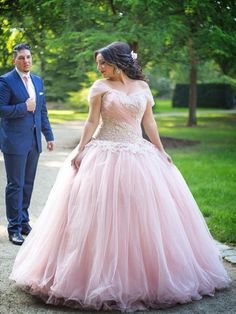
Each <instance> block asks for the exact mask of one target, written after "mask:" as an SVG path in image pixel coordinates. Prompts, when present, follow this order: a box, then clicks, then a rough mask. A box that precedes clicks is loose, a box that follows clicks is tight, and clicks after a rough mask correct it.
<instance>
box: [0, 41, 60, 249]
mask: <svg viewBox="0 0 236 314" xmlns="http://www.w3.org/2000/svg"><path fill="white" fill-rule="evenodd" d="M13 64H14V65H15V69H14V70H12V71H11V72H9V73H6V74H4V75H2V76H1V77H0V118H1V126H0V136H1V140H0V143H1V150H2V152H3V156H4V162H5V168H6V176H7V186H6V194H5V201H6V213H7V219H8V234H9V240H10V241H11V242H12V243H14V244H16V245H21V244H22V243H23V242H24V238H23V236H22V235H28V234H29V232H30V231H31V226H30V225H29V213H28V208H29V205H30V199H31V194H32V190H33V185H34V179H35V174H36V168H37V164H38V158H39V154H40V153H41V151H42V143H41V132H42V133H43V135H44V137H45V139H46V141H47V148H48V150H50V151H51V150H53V140H54V139H53V133H52V129H51V126H50V123H49V120H48V115H47V108H46V102H45V96H44V87H43V81H42V79H41V78H40V77H39V76H36V75H33V74H31V73H30V69H31V66H32V56H31V49H30V47H29V45H27V44H19V45H17V46H15V47H14V48H13Z"/></svg>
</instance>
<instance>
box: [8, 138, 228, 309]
mask: <svg viewBox="0 0 236 314" xmlns="http://www.w3.org/2000/svg"><path fill="white" fill-rule="evenodd" d="M75 152H76V149H75V150H74V151H73V152H72V153H71V154H70V155H69V156H68V158H67V159H66V161H65V162H64V165H63V167H62V168H61V169H60V171H59V173H58V176H57V179H56V182H55V184H54V186H53V188H52V190H51V192H50V195H49V198H48V200H47V202H46V205H45V207H44V209H43V211H42V213H41V215H40V217H39V218H38V220H37V222H36V224H35V226H34V227H33V230H32V232H31V233H30V235H29V236H28V237H27V239H26V241H25V242H24V244H23V245H22V247H21V248H20V250H19V252H18V254H17V257H16V260H15V263H14V267H13V270H12V274H11V276H10V278H11V279H12V280H14V281H15V282H16V284H17V285H19V286H21V287H22V288H24V289H27V290H28V291H29V292H30V293H32V294H34V295H38V296H40V297H41V298H43V299H44V300H45V302H47V303H50V304H64V305H67V306H71V307H78V308H82V309H95V310H101V309H103V310H113V309H118V310H121V311H134V310H141V309H145V308H163V307H169V306H173V305H175V304H176V303H186V302H190V301H192V300H199V299H200V298H201V296H202V295H210V296H212V295H213V294H214V292H215V289H222V288H226V287H228V286H229V283H230V279H229V277H228V275H227V273H226V271H225V269H224V267H223V264H222V261H221V258H220V254H219V251H218V249H217V248H216V246H215V243H214V240H213V239H212V237H211V235H210V233H209V231H208V228H207V226H206V223H205V221H204V218H203V216H202V214H201V213H200V210H199V208H198V206H197V204H196V202H195V200H194V198H193V196H192V194H191V192H190V191H189V188H188V186H187V185H186V183H185V181H184V179H183V177H182V175H181V174H180V172H179V171H178V169H177V168H176V166H175V165H173V164H170V163H169V162H167V161H166V159H165V158H163V156H162V154H161V153H160V152H159V151H158V150H157V149H155V147H154V146H153V145H152V144H150V143H149V142H147V141H145V140H144V141H143V143H142V144H129V143H127V144H126V143H115V142H109V141H100V140H93V141H91V142H90V143H89V144H88V145H87V146H86V148H85V150H84V156H83V159H82V163H81V166H80V168H79V170H78V171H76V170H75V169H73V168H72V167H71V159H72V158H73V156H74V155H75ZM46 179H47V178H45V180H46Z"/></svg>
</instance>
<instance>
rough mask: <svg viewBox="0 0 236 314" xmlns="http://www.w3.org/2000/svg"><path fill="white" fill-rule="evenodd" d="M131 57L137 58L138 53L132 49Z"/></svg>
mask: <svg viewBox="0 0 236 314" xmlns="http://www.w3.org/2000/svg"><path fill="white" fill-rule="evenodd" d="M131 57H132V59H133V60H136V59H137V58H138V54H137V53H135V52H133V50H132V51H131Z"/></svg>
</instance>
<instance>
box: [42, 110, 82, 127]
mask: <svg viewBox="0 0 236 314" xmlns="http://www.w3.org/2000/svg"><path fill="white" fill-rule="evenodd" d="M48 116H49V119H50V122H51V123H56V124H57V123H64V122H66V121H76V120H77V121H79V120H85V119H86V118H87V116H88V114H87V113H84V112H78V111H74V110H50V109H49V110H48Z"/></svg>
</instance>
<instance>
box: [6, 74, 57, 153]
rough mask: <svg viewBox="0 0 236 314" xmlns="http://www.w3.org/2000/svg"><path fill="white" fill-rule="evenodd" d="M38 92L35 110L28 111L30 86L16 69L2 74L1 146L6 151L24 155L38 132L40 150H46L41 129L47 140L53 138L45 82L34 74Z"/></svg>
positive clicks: (34, 82) (36, 92) (36, 91)
mask: <svg viewBox="0 0 236 314" xmlns="http://www.w3.org/2000/svg"><path fill="white" fill-rule="evenodd" d="M31 79H32V82H33V84H34V88H35V94H36V110H35V112H34V113H33V112H29V111H27V106H26V103H25V102H26V100H27V99H28V98H29V94H28V92H27V89H26V88H25V85H24V83H23V82H22V79H21V77H20V75H19V74H18V73H17V71H16V70H15V69H14V70H12V71H11V72H8V73H6V74H4V75H2V76H1V77H0V118H1V124H0V147H1V150H2V152H3V153H6V154H16V155H21V154H24V153H25V152H27V151H28V150H30V147H31V145H32V139H33V136H34V132H36V138H37V145H38V150H39V152H41V151H42V143H41V132H42V133H43V135H44V136H45V139H46V141H53V133H52V129H51V126H50V123H49V120H48V114H47V108H46V101H45V95H44V87H43V81H42V79H41V78H40V77H39V76H36V75H33V74H31Z"/></svg>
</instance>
